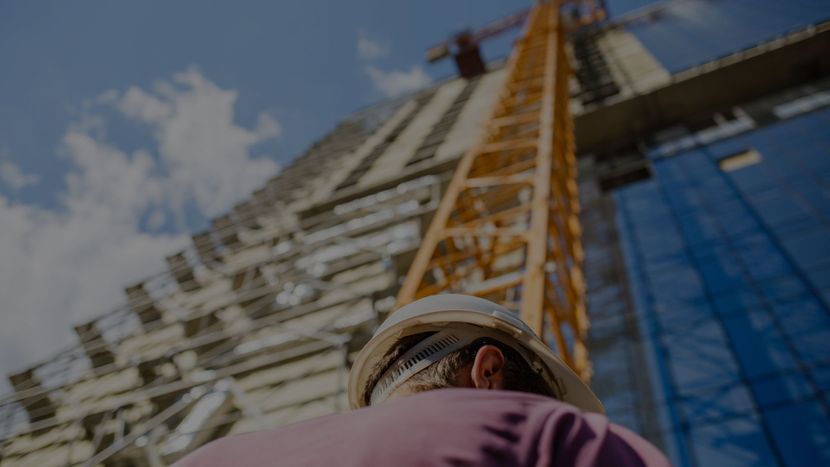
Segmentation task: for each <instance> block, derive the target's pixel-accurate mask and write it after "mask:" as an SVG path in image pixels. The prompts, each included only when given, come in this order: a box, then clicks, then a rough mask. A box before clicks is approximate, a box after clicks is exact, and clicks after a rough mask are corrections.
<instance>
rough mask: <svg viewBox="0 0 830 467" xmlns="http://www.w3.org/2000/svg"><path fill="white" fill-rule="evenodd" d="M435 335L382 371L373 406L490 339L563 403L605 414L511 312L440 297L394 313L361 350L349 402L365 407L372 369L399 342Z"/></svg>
mask: <svg viewBox="0 0 830 467" xmlns="http://www.w3.org/2000/svg"><path fill="white" fill-rule="evenodd" d="M424 332H435V333H436V334H434V335H432V336H430V337H428V338H427V339H424V341H422V342H420V343H418V344H416V346H415V347H413V348H412V349H410V350H409V351H408V352H406V353H405V354H404V355H402V356H401V357H400V358H398V360H396V362H395V363H393V364H392V367H391V368H390V369H388V370H386V371H385V372H384V374H383V375H382V377H381V379H380V380H379V381H378V382H376V384H375V387H373V388H370V390H371V391H372V402H373V403H375V402H378V401H379V400H382V399H383V398H385V397H386V396H387V395H388V394H389V393H390V392H391V391H392V390H394V388H396V387H398V386H399V385H400V384H402V383H403V382H404V381H406V380H407V379H408V378H409V377H411V376H412V375H414V374H415V373H417V372H418V371H421V370H422V369H424V368H426V367H428V366H429V365H431V364H432V363H434V362H436V361H438V360H440V359H441V358H443V357H444V356H446V355H447V354H449V353H451V352H453V351H455V350H458V349H460V348H462V347H464V346H466V345H467V344H469V343H471V342H472V341H473V340H475V339H476V338H481V337H491V338H494V339H497V340H499V341H500V342H502V343H503V344H506V345H509V346H510V347H512V348H513V349H514V350H516V351H518V352H519V353H520V354H521V355H522V356H523V357H524V358H525V359H526V360H527V363H528V364H529V365H530V366H531V368H533V369H534V370H536V371H537V372H539V374H540V375H541V376H542V377H543V379H544V380H545V381H546V382H547V383H548V384H549V385H550V386H551V389H553V390H554V393H556V394H558V395H559V396H560V397H561V400H562V401H564V402H567V403H569V404H572V405H575V406H576V407H579V408H580V409H583V410H586V411H589V412H598V413H602V412H604V409H603V407H602V403H600V401H599V399H597V397H596V396H595V395H594V393H593V392H592V391H591V389H590V388H589V387H588V385H587V384H585V383H584V382H583V381H582V380H581V379H580V378H579V376H577V375H576V373H574V372H573V370H571V369H570V368H569V367H568V366H567V365H566V364H565V363H564V362H563V361H562V360H561V359H560V358H559V357H557V356H556V354H554V353H553V351H552V350H551V349H550V347H548V346H547V345H545V343H544V342H542V340H541V339H540V338H539V337H538V336H536V334H535V333H534V332H533V330H532V329H530V327H529V326H528V325H527V324H525V323H524V322H523V321H522V320H521V319H519V318H518V317H517V316H516V314H515V313H513V312H511V311H510V310H508V309H506V308H504V307H502V306H501V305H497V304H495V303H493V302H491V301H489V300H485V299H483V298H478V297H471V296H468V295H458V294H441V295H433V296H431V297H426V298H422V299H420V300H417V301H414V302H412V303H410V304H408V305H406V306H404V307H402V308H401V309H399V310H398V311H396V312H394V313H392V314H391V315H390V316H389V318H388V319H387V320H386V321H384V322H383V324H381V326H380V327H379V328H378V330H377V331H375V334H374V336H372V338H371V339H370V340H369V342H368V343H367V344H366V345H365V346H364V347H363V349H362V350H361V351H360V353H359V354H358V356H357V358H356V359H355V362H354V364H353V365H352V369H351V371H350V373H349V403H350V405H351V406H352V408H359V407H363V406H365V405H367V404H366V403H365V401H364V400H363V398H362V394H363V392H364V388H365V387H366V385H367V384H369V381H368V379H369V377H370V374H371V372H372V370H373V369H374V367H375V365H377V364H378V362H379V361H380V360H381V359H382V358H383V357H384V356H386V354H387V353H388V352H389V351H390V349H391V348H392V347H393V346H394V345H395V344H396V343H397V342H398V341H400V340H401V339H402V338H404V337H407V336H411V335H414V334H420V333H424Z"/></svg>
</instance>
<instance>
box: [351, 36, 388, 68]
mask: <svg viewBox="0 0 830 467" xmlns="http://www.w3.org/2000/svg"><path fill="white" fill-rule="evenodd" d="M387 55H389V45H388V44H381V43H380V42H377V41H374V40H372V39H369V38H368V37H366V34H365V33H364V32H363V31H361V32H360V33H359V34H358V37H357V56H358V57H360V58H361V60H366V61H371V60H377V59H379V58H383V57H385V56H387Z"/></svg>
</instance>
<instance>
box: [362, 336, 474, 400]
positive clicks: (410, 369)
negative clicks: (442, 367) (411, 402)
mask: <svg viewBox="0 0 830 467" xmlns="http://www.w3.org/2000/svg"><path fill="white" fill-rule="evenodd" d="M479 337H482V336H481V333H473V332H462V331H461V330H460V329H444V330H441V331H438V332H436V333H435V334H433V335H431V336H429V337H427V338H426V339H424V340H422V341H421V342H419V343H418V344H416V345H415V346H414V347H412V348H411V349H409V350H408V351H407V352H406V353H405V354H403V355H402V356H401V357H400V358H399V359H397V360H396V361H395V363H393V364H392V366H390V367H389V369H387V370H386V371H385V372H384V373H383V376H381V377H380V379H379V380H378V382H377V384H375V387H374V388H373V389H372V396H371V399H370V405H375V404H379V403H381V402H383V401H384V400H386V398H387V397H389V394H391V393H392V392H393V391H394V390H395V389H397V388H399V387H400V386H401V385H402V384H403V383H405V382H406V381H407V380H408V379H409V378H411V377H412V376H414V375H415V374H416V373H418V372H419V371H421V370H423V369H425V368H427V367H429V366H430V365H432V364H433V363H435V362H437V361H439V360H441V359H442V358H444V357H446V356H447V355H449V354H451V353H453V352H455V351H456V350H460V349H462V348H464V347H465V346H467V345H469V344H471V343H472V342H473V341H474V340H476V339H477V338H479Z"/></svg>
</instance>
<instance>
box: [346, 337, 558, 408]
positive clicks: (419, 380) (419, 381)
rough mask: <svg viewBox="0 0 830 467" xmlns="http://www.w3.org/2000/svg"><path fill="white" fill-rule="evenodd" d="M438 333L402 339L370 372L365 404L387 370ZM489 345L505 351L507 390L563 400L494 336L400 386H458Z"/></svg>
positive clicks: (417, 388) (425, 388)
mask: <svg viewBox="0 0 830 467" xmlns="http://www.w3.org/2000/svg"><path fill="white" fill-rule="evenodd" d="M433 334H435V333H434V332H422V333H420V334H413V335H411V336H406V337H403V338H401V339H400V340H399V341H398V342H396V343H395V345H393V346H392V348H391V349H390V350H389V352H387V353H386V355H384V356H383V358H381V359H380V360H379V361H378V362H377V363H376V364H375V365H374V366H373V367H372V370H371V372H370V373H369V377H368V379H367V381H366V382H367V384H366V386H365V387H364V388H363V393H362V394H361V399H362V400H363V403H364V404H365V405H367V406H368V405H371V399H372V389H373V388H374V387H375V385H376V384H377V383H378V381H379V380H380V378H381V376H383V373H384V372H386V370H388V369H389V367H390V366H392V364H393V363H395V361H396V360H398V359H399V358H400V357H401V356H402V355H403V354H404V353H406V352H407V351H408V350H409V349H411V348H412V347H414V346H415V345H417V344H418V343H419V342H421V341H422V340H424V339H426V338H427V337H429V336H431V335H433ZM485 345H493V346H496V347H498V348H499V350H501V352H502V354H504V368H503V369H502V371H503V372H504V389H507V390H512V391H522V392H529V393H533V394H540V395H543V396H548V397H552V398H555V399H559V398H560V397H559V395H558V394H556V393H554V391H553V389H552V388H551V387H550V385H548V384H547V383H546V382H545V380H544V378H542V376H541V375H540V374H539V373H537V372H536V371H534V370H533V368H531V367H530V365H529V364H528V363H527V361H525V359H524V357H522V356H521V354H520V353H519V352H517V351H516V350H515V349H513V348H512V347H510V346H509V345H506V344H504V343H502V342H499V341H498V340H496V339H493V338H490V337H482V338H479V339H476V340H474V341H473V342H472V343H470V344H469V345H467V346H465V347H463V348H461V349H459V350H456V351H455V352H452V353H450V354H449V355H447V356H445V357H444V358H442V359H441V360H438V361H437V362H435V363H433V364H432V365H430V366H428V367H426V368H424V369H423V370H421V371H419V372H418V373H415V374H414V375H413V376H412V377H410V378H409V379H408V380H407V381H406V382H404V383H403V384H402V385H401V386H400V387H399V388H398V389H400V388H404V387H405V388H408V389H409V390H411V391H414V392H423V391H430V390H433V389H443V388H452V387H458V383H457V381H456V380H457V378H458V374H459V371H460V370H461V369H462V368H464V367H465V366H467V365H471V364H472V363H473V362H474V361H475V358H476V354H477V353H478V351H479V349H480V348H481V347H483V346H485Z"/></svg>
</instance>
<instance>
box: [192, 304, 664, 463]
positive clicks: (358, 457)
mask: <svg viewBox="0 0 830 467" xmlns="http://www.w3.org/2000/svg"><path fill="white" fill-rule="evenodd" d="M349 402H350V404H351V405H352V408H354V409H357V410H353V411H351V412H347V413H343V414H337V415H330V416H326V417H321V418H316V419H313V420H309V421H305V422H301V423H297V424H293V425H289V426H285V427H282V428H277V429H274V430H271V431H261V432H255V433H249V434H244V435H239V436H236V437H232V438H226V439H223V440H219V441H216V442H213V443H211V444H209V445H207V446H205V447H203V448H201V449H199V450H198V451H196V452H195V453H193V454H191V455H190V456H188V457H186V458H185V459H183V460H182V461H180V463H179V464H177V465H181V466H187V467H190V466H220V465H222V466H224V465H228V466H231V465H232V466H260V465H286V466H311V465H314V466H317V465H323V466H326V465H337V466H367V465H379V466H409V465H412V466H415V465H418V466H450V465H452V466H459V465H469V466H479V465H480V466H566V465H567V466H588V465H609V466H635V465H636V466H666V465H669V463H668V461H667V460H666V458H665V457H664V456H663V454H661V453H660V451H658V450H657V449H656V448H654V447H653V446H652V445H650V444H649V443H648V442H646V441H645V440H643V439H642V438H640V437H638V436H637V435H635V434H633V433H632V432H630V431H628V430H626V429H625V428H621V427H619V426H616V425H613V424H611V423H609V421H608V419H607V418H606V417H605V416H604V415H602V412H603V408H602V404H600V402H599V400H597V398H596V397H595V396H594V394H593V392H591V390H590V389H589V388H588V386H587V385H585V383H583V382H582V380H580V379H579V377H577V375H576V374H574V373H573V372H572V371H571V370H570V369H569V368H568V367H567V366H566V365H565V364H564V363H563V362H562V361H561V360H560V359H559V358H557V357H556V355H554V353H553V352H552V351H551V350H550V349H549V348H548V347H547V346H546V345H545V344H544V343H543V342H542V340H541V339H539V338H538V337H537V336H536V335H535V334H534V333H533V331H532V330H531V329H530V328H529V327H528V326H527V325H526V324H525V323H523V322H522V321H521V320H520V319H518V318H517V317H516V316H515V314H513V313H511V312H510V311H508V310H507V309H505V308H503V307H501V306H499V305H497V304H495V303H492V302H490V301H487V300H484V299H480V298H476V297H469V296H465V295H451V294H445V295H435V296H432V297H428V298H424V299H421V300H418V301H416V302H413V303H411V304H409V305H406V306H404V307H402V308H401V309H400V310H398V311H397V312H395V313H393V314H392V315H391V316H390V317H389V318H388V319H387V320H386V321H385V322H384V323H383V324H382V325H381V326H380V328H379V329H378V330H377V332H376V333H375V335H374V336H373V337H372V339H371V340H370V341H369V342H368V343H367V344H366V346H365V347H364V348H363V350H362V351H361V352H360V353H359V355H358V356H357V358H356V360H355V362H354V364H353V366H352V368H351V373H350V375H349Z"/></svg>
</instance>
